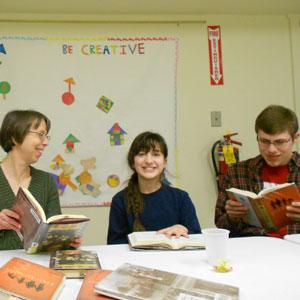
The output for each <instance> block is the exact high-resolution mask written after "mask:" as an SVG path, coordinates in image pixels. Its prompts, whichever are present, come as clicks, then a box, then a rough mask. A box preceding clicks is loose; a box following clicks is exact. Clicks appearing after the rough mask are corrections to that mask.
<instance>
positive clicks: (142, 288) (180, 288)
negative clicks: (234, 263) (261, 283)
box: [95, 263, 239, 300]
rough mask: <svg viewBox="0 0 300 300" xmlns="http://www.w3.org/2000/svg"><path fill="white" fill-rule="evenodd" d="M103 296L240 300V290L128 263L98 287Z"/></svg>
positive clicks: (140, 299) (138, 299) (126, 298)
mask: <svg viewBox="0 0 300 300" xmlns="http://www.w3.org/2000/svg"><path fill="white" fill-rule="evenodd" d="M95 291H96V292H97V293H99V294H102V295H106V296H110V297H113V298H116V299H125V300H129V299H130V300H131V299H135V300H158V299H159V300H169V299H201V300H211V299H226V300H237V299H239V288H238V287H235V286H231V285H226V284H221V283H217V282H212V281H207V280H202V279H198V278H194V277H190V276H184V275H180V274H176V273H171V272H166V271H161V270H157V269H151V268H147V267H142V266H139V265H132V264H129V263H125V264H123V265H121V266H120V267H118V268H117V269H116V270H115V271H113V272H112V273H110V274H109V275H107V276H106V277H104V278H103V279H102V280H100V281H99V282H97V283H96V284H95Z"/></svg>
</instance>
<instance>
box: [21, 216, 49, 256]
mask: <svg viewBox="0 0 300 300" xmlns="http://www.w3.org/2000/svg"><path fill="white" fill-rule="evenodd" d="M48 228H49V225H48V224H47V223H44V222H42V223H40V226H39V228H38V230H37V232H36V234H35V236H34V238H33V239H32V240H30V241H28V242H27V244H26V245H24V248H25V250H26V253H28V254H34V253H37V252H38V251H39V247H40V244H41V242H42V240H43V239H44V238H45V236H47V232H48Z"/></svg>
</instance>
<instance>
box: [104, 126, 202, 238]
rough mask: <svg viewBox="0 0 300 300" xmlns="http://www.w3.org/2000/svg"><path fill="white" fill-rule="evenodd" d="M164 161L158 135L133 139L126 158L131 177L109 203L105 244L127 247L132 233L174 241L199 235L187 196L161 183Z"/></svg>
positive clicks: (162, 143) (164, 152)
mask: <svg viewBox="0 0 300 300" xmlns="http://www.w3.org/2000/svg"><path fill="white" fill-rule="evenodd" d="M167 157H168V148H167V145H166V142H165V140H164V139H163V137H162V136H161V135H159V134H158V133H153V132H149V131H146V132H143V133H141V134H139V135H138V136H137V137H136V138H135V139H134V141H133V142H132V144H131V147H130V149H129V152H128V156H127V162H128V165H129V167H130V168H131V170H132V171H133V173H132V175H131V177H130V179H129V182H128V186H127V187H126V188H125V189H124V190H122V191H120V192H119V193H117V194H116V195H115V196H114V197H113V199H112V204H111V208H110V216H109V228H108V237H107V243H108V244H120V243H127V235H128V234H129V233H131V232H133V231H159V232H160V233H164V234H166V235H168V236H171V235H175V236H177V237H179V236H188V234H189V233H200V232H201V229H200V225H199V222H198V219H197V215H196V211H195V207H194V205H193V203H192V201H191V199H190V197H189V195H188V194H187V193H186V192H185V191H183V190H180V189H178V188H175V187H172V186H170V185H169V184H166V183H165V169H166V166H167Z"/></svg>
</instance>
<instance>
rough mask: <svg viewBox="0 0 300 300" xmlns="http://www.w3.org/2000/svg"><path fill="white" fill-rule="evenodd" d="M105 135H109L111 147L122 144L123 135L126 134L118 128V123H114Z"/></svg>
mask: <svg viewBox="0 0 300 300" xmlns="http://www.w3.org/2000/svg"><path fill="white" fill-rule="evenodd" d="M107 133H108V134H109V135H110V145H111V146H119V145H123V144H124V134H127V132H126V131H125V130H123V129H122V128H121V127H120V125H119V123H115V124H114V125H113V126H112V128H111V129H110V130H109V131H108V132H107Z"/></svg>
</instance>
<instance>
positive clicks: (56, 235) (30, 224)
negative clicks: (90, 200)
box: [12, 188, 89, 254]
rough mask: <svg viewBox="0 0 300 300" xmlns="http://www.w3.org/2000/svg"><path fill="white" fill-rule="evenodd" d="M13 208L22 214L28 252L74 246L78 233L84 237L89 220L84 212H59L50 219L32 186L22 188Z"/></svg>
mask: <svg viewBox="0 0 300 300" xmlns="http://www.w3.org/2000/svg"><path fill="white" fill-rule="evenodd" d="M12 210H13V211H15V212H17V213H18V214H19V215H20V223H21V226H22V228H21V231H20V233H19V236H20V237H21V236H22V237H23V244H24V248H25V250H26V252H27V253H30V254H31V253H35V252H40V251H45V252H54V251H56V250H61V249H68V248H70V243H71V242H72V240H73V239H74V237H80V236H82V234H83V230H84V228H85V226H86V224H87V222H88V221H89V218H87V217H86V216H84V215H63V214H62V215H56V216H52V217H50V218H48V219H46V215H45V212H44V210H43V208H42V207H41V205H40V204H39V202H38V201H37V200H36V199H35V198H34V196H33V195H32V194H31V193H30V191H29V190H28V189H25V188H20V189H19V191H18V193H17V196H16V199H15V202H14V204H13V207H12Z"/></svg>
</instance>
